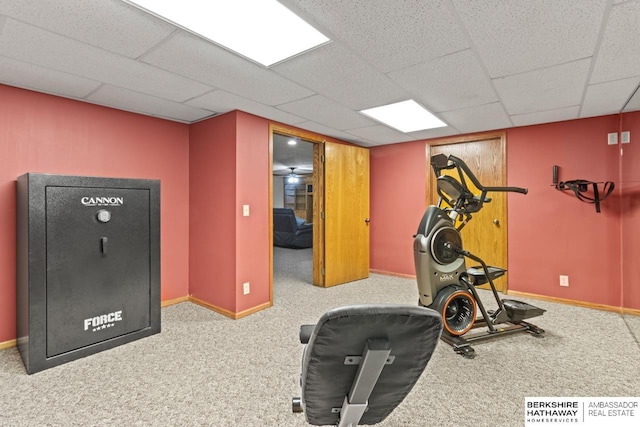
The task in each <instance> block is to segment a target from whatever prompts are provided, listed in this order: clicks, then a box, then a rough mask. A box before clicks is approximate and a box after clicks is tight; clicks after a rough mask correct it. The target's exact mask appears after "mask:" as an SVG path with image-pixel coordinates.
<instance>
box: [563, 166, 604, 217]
mask: <svg viewBox="0 0 640 427" xmlns="http://www.w3.org/2000/svg"><path fill="white" fill-rule="evenodd" d="M558 169H559V167H558V165H554V166H553V187H554V188H555V189H556V190H560V191H567V190H570V191H573V192H574V194H575V195H576V197H577V198H578V200H580V201H582V202H585V203H593V204H595V205H596V212H598V213H599V212H600V202H602V201H603V200H604V199H606V198H607V197H608V196H609V194H611V192H613V188H614V187H615V185H614V183H613V182H612V181H607V182H595V181H587V180H586V179H574V180H571V181H558ZM598 184H604V186H603V187H602V191H600V190H599V189H598ZM589 187H591V188H592V189H593V194H592V195H588V194H587V192H588V191H589Z"/></svg>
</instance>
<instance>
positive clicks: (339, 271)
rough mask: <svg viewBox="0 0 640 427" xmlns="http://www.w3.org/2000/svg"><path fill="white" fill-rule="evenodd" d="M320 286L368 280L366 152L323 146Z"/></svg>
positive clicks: (365, 150) (362, 149)
mask: <svg viewBox="0 0 640 427" xmlns="http://www.w3.org/2000/svg"><path fill="white" fill-rule="evenodd" d="M324 148H325V150H324V159H325V161H324V215H323V216H324V275H323V281H322V284H321V285H322V286H325V287H328V286H334V285H338V284H342V283H346V282H351V281H354V280H359V279H365V278H367V277H369V150H367V149H366V148H362V147H356V146H352V145H343V144H335V143H330V142H326V143H325V147H324Z"/></svg>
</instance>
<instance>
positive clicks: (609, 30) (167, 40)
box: [0, 0, 640, 146]
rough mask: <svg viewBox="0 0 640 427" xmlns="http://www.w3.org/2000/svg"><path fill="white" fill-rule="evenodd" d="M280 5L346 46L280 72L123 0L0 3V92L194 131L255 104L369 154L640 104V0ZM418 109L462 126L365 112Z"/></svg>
mask: <svg viewBox="0 0 640 427" xmlns="http://www.w3.org/2000/svg"><path fill="white" fill-rule="evenodd" d="M229 1H233V0H229ZM280 2H281V3H282V4H284V5H285V6H287V7H288V8H290V9H291V10H292V11H293V12H295V13H297V14H298V15H299V16H301V17H302V18H303V19H305V20H306V21H307V22H309V23H310V24H312V25H313V26H315V27H316V28H317V29H318V30H320V31H321V32H323V33H324V34H325V35H327V36H328V37H329V38H330V39H331V42H330V43H328V44H325V45H323V46H320V47H318V48H316V49H314V50H311V51H309V52H306V53H303V54H301V55H298V56H296V57H293V58H291V59H288V60H285V61H283V62H281V63H278V64H276V65H274V66H271V67H270V68H266V67H263V66H261V65H258V64H256V63H254V62H251V61H249V60H247V59H244V58H242V57H240V56H237V55H235V54H234V53H232V52H230V51H228V50H226V49H224V48H222V47H220V46H218V45H216V44H213V43H211V42H209V41H207V40H204V39H202V38H199V37H197V36H196V35H194V34H191V33H189V32H187V31H185V30H183V29H181V28H178V27H176V26H175V25H173V24H171V23H169V22H166V21H163V20H161V19H159V18H157V17H155V16H152V15H149V14H147V13H145V12H143V11H141V10H139V9H137V8H135V7H133V6H131V5H130V4H128V3H125V2H123V1H120V0H101V1H87V0H0V83H3V84H6V85H10V86H16V87H21V88H26V89H30V90H34V91H39V92H44V93H49V94H54V95H58V96H62V97H66V98H72V99H77V100H80V101H85V102H89V103H94V104H99V105H105V106H109V107H113V108H117V109H122V110H127V111H132V112H136V113H140V114H145V115H150V116H156V117H161V118H164V119H168V120H173V121H177V122H182V123H193V122H197V121H199V120H203V119H206V118H207V117H212V116H215V115H219V114H223V113H226V112H229V111H232V110H242V111H245V112H248V113H251V114H255V115H258V116H261V117H264V118H267V119H270V120H274V121H277V122H281V123H284V124H288V125H293V126H296V127H299V128H302V129H305V130H309V131H312V132H317V133H321V134H324V135H328V136H332V137H335V138H339V139H343V140H346V141H350V142H353V143H356V144H358V145H362V146H375V145H382V144H390V143H398V142H404V141H411V140H418V139H425V138H432V137H439V136H448V135H456V134H460V133H468V132H481V131H487V130H492V129H502V128H509V127H512V126H525V125H532V124H538V123H546V122H553V121H561V120H569V119H576V118H583V117H592V116H599V115H606V114H615V113H618V112H620V111H622V110H625V111H631V110H638V109H640V93H637V94H636V95H635V96H634V93H636V89H637V88H638V85H639V84H640V53H638V48H637V46H639V45H640V31H639V30H638V23H639V22H640V0H627V1H625V0H536V1H524V0H482V1H472V0H439V1H436V0H403V1H401V0H342V1H339V0H280ZM248 13H249V12H248ZM292 37H295V34H292ZM638 92H640V91H638ZM406 99H414V100H415V101H417V102H418V103H420V104H422V105H423V106H425V107H426V108H427V109H429V110H430V111H432V112H433V113H435V114H436V115H437V116H438V117H439V118H440V119H442V120H443V121H445V122H446V123H447V125H448V126H447V127H444V128H437V129H433V130H428V131H418V132H411V133H402V132H399V131H397V130H395V129H392V128H389V127H387V126H384V125H382V124H380V123H378V122H376V121H374V120H373V119H370V118H368V117H366V116H364V115H362V114H361V113H359V112H358V111H359V110H362V109H365V108H370V107H375V106H379V105H382V104H388V103H393V102H398V101H402V100H406Z"/></svg>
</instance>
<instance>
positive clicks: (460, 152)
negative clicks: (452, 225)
mask: <svg viewBox="0 0 640 427" xmlns="http://www.w3.org/2000/svg"><path fill="white" fill-rule="evenodd" d="M442 142H443V144H442V145H432V146H431V147H430V150H429V151H430V154H429V156H432V155H434V154H445V155H447V156H448V155H449V154H453V155H454V156H456V157H459V158H461V159H462V160H464V162H465V163H466V164H467V165H468V166H469V168H470V169H471V171H472V172H473V173H474V175H475V176H476V177H477V178H478V181H480V183H481V184H482V185H484V186H487V187H500V186H503V187H504V186H506V185H507V184H506V181H507V178H506V167H505V155H504V151H505V140H504V134H491V135H487V136H483V135H479V136H477V139H474V138H473V137H466V138H465V140H464V141H463V142H456V141H455V139H454V138H451V139H447V140H444V141H442ZM445 172H447V173H450V174H453V175H454V176H455V175H456V174H457V173H456V172H455V171H445ZM429 181H430V184H429V187H428V188H429V189H430V191H429V194H430V197H429V203H430V204H435V203H437V201H438V194H437V192H436V187H435V185H436V184H435V183H436V180H435V176H434V174H433V170H431V168H430V170H429ZM467 184H468V185H470V186H471V187H472V191H474V193H475V194H478V193H479V192H477V191H475V190H476V188H475V187H473V184H472V183H471V182H470V181H468V180H467ZM488 197H490V198H491V202H490V203H487V204H485V205H484V206H483V208H482V210H480V212H478V213H475V214H473V218H472V219H471V221H470V222H469V223H468V224H467V225H466V226H465V227H464V228H463V229H462V231H461V235H462V244H463V247H464V249H465V250H467V251H469V252H471V253H472V254H474V255H476V256H478V257H480V258H482V259H483V260H484V262H486V263H487V265H492V266H496V267H501V268H507V194H506V193H489V194H488ZM475 264H476V263H474V261H471V260H468V259H467V266H468V267H470V266H473V265H475ZM494 284H495V285H496V289H497V290H498V291H500V292H502V293H506V291H507V288H508V286H507V280H506V278H505V276H503V277H502V278H499V279H497V280H495V282H494Z"/></svg>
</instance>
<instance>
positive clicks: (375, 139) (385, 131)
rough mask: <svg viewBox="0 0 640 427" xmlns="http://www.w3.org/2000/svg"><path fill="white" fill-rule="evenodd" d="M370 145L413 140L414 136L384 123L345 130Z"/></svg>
mask: <svg viewBox="0 0 640 427" xmlns="http://www.w3.org/2000/svg"><path fill="white" fill-rule="evenodd" d="M347 133H350V134H352V135H355V136H357V137H359V138H361V139H363V140H364V141H367V142H368V143H371V144H372V145H381V144H393V143H396V142H406V141H414V140H415V138H414V137H412V136H410V135H408V134H406V133H402V132H400V131H397V130H395V129H391V128H390V127H387V126H384V125H375V126H367V127H363V128H358V129H351V130H349V131H347Z"/></svg>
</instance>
